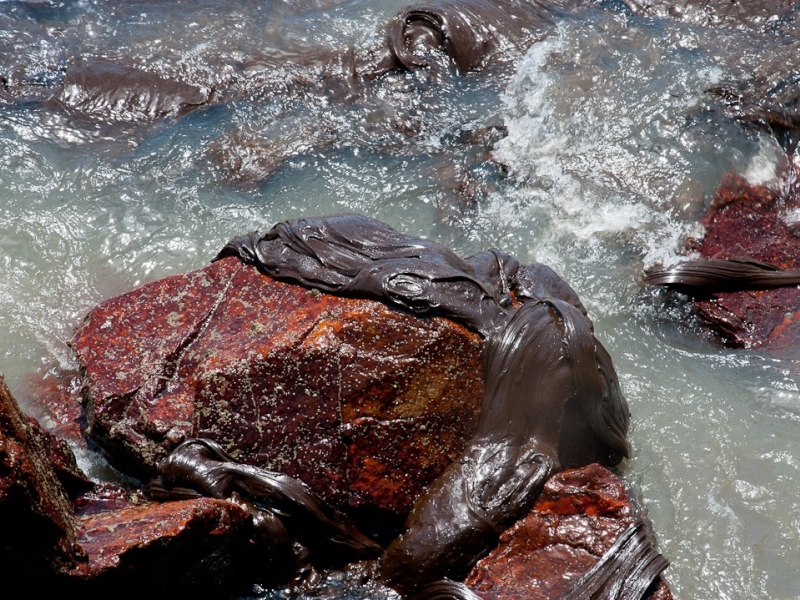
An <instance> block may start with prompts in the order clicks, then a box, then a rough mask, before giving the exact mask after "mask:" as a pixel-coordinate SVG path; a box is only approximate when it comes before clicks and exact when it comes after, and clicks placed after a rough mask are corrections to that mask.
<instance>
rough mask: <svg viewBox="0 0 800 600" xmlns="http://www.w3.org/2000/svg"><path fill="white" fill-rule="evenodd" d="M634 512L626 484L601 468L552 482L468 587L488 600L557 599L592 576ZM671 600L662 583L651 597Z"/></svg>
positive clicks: (591, 467)
mask: <svg viewBox="0 0 800 600" xmlns="http://www.w3.org/2000/svg"><path fill="white" fill-rule="evenodd" d="M634 517H635V512H634V507H633V506H632V504H631V499H630V497H629V496H628V493H627V492H626V490H625V486H624V484H623V483H622V480H620V479H619V477H617V476H616V475H614V474H613V473H611V472H610V471H608V470H607V469H605V468H604V467H601V466H600V465H598V464H591V465H588V466H586V467H582V468H580V469H574V470H570V471H563V472H561V473H558V474H556V475H554V476H552V477H551V478H550V479H548V480H547V483H546V484H545V487H544V490H543V491H542V494H541V496H539V498H538V499H537V500H536V504H535V505H534V507H533V510H531V512H530V514H528V516H527V517H525V518H523V519H521V520H520V521H518V522H517V523H516V524H515V525H513V526H512V527H510V528H509V529H508V530H506V531H505V532H504V533H503V534H502V535H501V536H500V543H499V544H498V546H497V548H495V549H494V550H493V551H492V552H491V553H490V554H489V555H488V556H486V557H485V558H484V559H482V560H481V561H480V562H478V564H477V565H476V566H475V567H474V568H473V569H472V571H471V572H470V574H469V576H468V577H467V579H466V581H465V583H466V584H467V585H469V586H470V587H472V588H473V589H474V590H475V591H476V592H477V593H478V594H479V595H480V596H481V597H483V598H484V599H485V600H512V599H519V600H523V599H524V600H552V599H554V598H558V597H559V596H560V595H561V594H562V593H564V592H565V591H567V590H568V588H569V586H570V584H571V582H573V581H574V580H576V579H577V578H579V577H581V576H582V575H583V574H584V573H586V572H587V571H589V570H590V569H591V568H592V567H593V566H594V565H595V564H596V563H597V562H598V560H599V559H600V557H601V556H602V555H603V554H604V553H605V552H606V551H607V550H608V549H609V548H611V546H612V545H613V544H614V542H615V541H616V539H617V537H618V536H619V534H620V533H622V531H623V530H625V528H626V527H628V526H629V525H631V524H632V523H633V522H634ZM647 597H648V598H650V599H652V600H655V599H658V600H670V599H671V598H672V595H671V594H670V592H669V588H668V587H667V585H666V583H664V582H663V581H660V580H659V582H658V584H657V587H656V589H655V590H653V592H652V594H650V595H648V596H647Z"/></svg>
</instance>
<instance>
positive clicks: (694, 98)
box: [0, 0, 800, 599]
mask: <svg viewBox="0 0 800 600" xmlns="http://www.w3.org/2000/svg"><path fill="white" fill-rule="evenodd" d="M405 6H407V4H405V3H399V2H388V1H379V0H374V1H367V0H363V1H357V0H353V1H349V2H334V1H330V2H325V1H323V0H319V1H311V0H308V1H303V2H299V3H291V4H290V3H282V2H266V3H260V4H259V5H257V6H256V5H247V4H245V5H242V4H241V3H233V2H226V1H224V0H219V1H217V2H207V3H194V4H192V5H191V6H187V5H184V4H178V3H172V2H159V3H154V2H138V3H129V4H125V5H124V6H120V5H119V4H118V3H111V2H108V3H105V2H89V1H83V2H74V3H70V4H68V5H64V6H60V5H58V4H56V3H52V4H50V3H35V4H34V3H30V4H26V3H17V2H0V71H2V73H3V76H4V78H5V80H7V81H8V82H9V84H6V86H7V90H11V87H13V86H11V85H10V84H11V83H14V85H16V86H17V87H16V88H15V89H16V91H15V92H13V93H12V91H6V88H4V92H3V95H2V101H0V250H2V252H0V339H1V340H3V342H4V344H3V350H2V356H1V357H0V370H2V371H3V372H4V373H5V375H6V377H7V381H8V383H9V385H10V386H11V388H12V391H14V392H15V393H16V391H17V390H18V389H20V388H21V387H22V384H23V383H24V382H25V381H26V380H27V379H28V378H29V377H31V376H34V377H36V376H42V375H46V374H47V373H48V372H49V371H50V370H52V369H55V368H58V367H73V366H74V362H73V358H72V356H71V353H70V351H69V348H68V347H67V342H68V341H69V340H70V339H71V337H72V331H73V330H74V327H75V326H76V325H77V324H78V323H79V322H80V320H81V319H82V318H83V316H84V315H85V314H86V312H88V310H89V309H90V308H91V307H92V306H94V305H95V304H96V303H97V302H99V301H100V300H103V299H105V298H108V297H111V296H113V295H116V294H119V293H121V292H123V291H127V290H129V289H132V288H133V287H135V286H137V285H140V284H142V283H144V282H146V281H151V280H153V279H156V278H158V277H162V276H164V275H168V274H173V273H178V272H183V271H186V270H189V269H193V268H196V267H199V266H202V265H205V264H207V262H208V261H209V260H210V259H211V258H212V257H213V256H214V255H215V254H216V252H217V251H218V250H219V248H221V247H222V245H224V243H225V242H226V241H227V240H229V239H230V238H231V237H232V236H234V235H239V234H241V233H244V232H246V231H251V230H253V229H256V228H261V229H262V231H266V230H267V229H268V228H269V227H271V226H272V225H273V224H274V223H276V222H278V221H280V220H283V219H288V218H295V217H299V216H305V215H322V214H331V213H334V212H360V213H363V214H366V215H369V216H372V217H376V218H378V219H380V220H382V221H384V222H387V223H388V224H390V225H391V226H392V227H394V228H396V229H398V230H400V231H404V232H408V233H411V234H414V235H421V236H424V237H428V238H430V239H433V240H435V241H437V242H440V243H442V244H444V245H446V246H448V247H451V248H452V249H454V250H455V251H456V253H458V254H459V255H461V256H467V255H469V254H473V253H475V252H478V251H481V250H484V249H485V248H489V247H497V248H500V249H501V250H503V251H504V252H508V253H509V254H512V255H514V256H516V257H518V258H519V259H520V260H521V261H539V262H543V263H546V264H549V265H551V266H552V267H553V268H554V269H555V270H556V271H558V272H559V273H560V274H561V275H562V276H563V277H564V278H565V279H566V280H567V281H568V282H569V283H570V284H572V286H573V287H574V288H575V289H576V290H577V291H578V293H579V295H580V297H581V299H582V300H583V303H584V304H585V306H586V308H587V309H588V312H589V314H590V316H591V317H592V319H593V321H594V322H595V327H596V335H597V337H598V338H599V339H600V340H601V341H602V343H603V345H604V346H605V347H606V348H607V349H608V351H609V354H610V355H611V357H612V359H613V361H614V365H615V367H616V370H617V372H618V373H619V375H620V383H621V387H622V389H623V392H624V394H625V396H626V398H627V400H628V402H629V404H630V408H631V413H632V417H633V418H632V432H631V440H632V443H633V458H632V459H631V460H630V461H628V462H627V463H626V464H625V465H624V466H623V473H624V475H625V476H626V478H627V480H628V481H629V482H630V483H631V485H633V486H634V488H635V489H636V490H637V492H638V493H640V495H641V497H642V498H643V501H644V505H645V508H646V509H647V511H648V513H649V516H650V517H651V518H652V520H653V522H654V526H655V530H656V531H657V533H658V536H659V542H660V549H661V551H662V552H663V553H664V554H665V555H666V556H667V557H668V558H669V559H670V561H671V563H672V566H671V567H670V569H669V570H668V571H667V577H668V578H669V580H670V582H671V584H672V586H673V589H674V591H675V593H676V597H681V598H763V599H767V598H770V599H772V598H787V599H788V598H795V597H796V594H797V589H798V588H800V576H799V575H798V573H800V559H798V556H797V552H796V550H797V548H798V547H800V517H798V515H800V500H798V498H797V493H796V491H797V489H800V391H799V390H798V382H797V379H798V374H800V365H798V363H797V361H796V359H791V358H787V357H782V356H776V355H768V354H757V353H752V352H746V351H744V352H743V351H729V350H724V349H722V350H721V349H719V348H717V347H716V346H715V345H714V344H712V343H710V342H707V341H705V340H703V338H702V337H700V336H698V334H697V333H696V331H694V330H693V329H692V328H691V327H690V326H689V325H685V324H683V322H682V319H683V316H684V312H683V310H682V307H681V306H679V305H668V306H666V307H665V306H664V305H663V304H661V303H660V302H659V301H658V299H657V298H656V297H655V296H654V295H653V294H652V293H651V292H642V291H640V275H641V272H642V270H643V268H644V267H648V266H651V265H653V264H656V263H663V264H673V263H674V262H676V261H677V260H679V248H680V244H681V242H682V240H683V239H684V237H685V236H686V235H698V234H700V233H701V231H700V230H699V228H698V226H697V225H696V221H697V219H698V217H699V216H700V215H701V214H702V213H703V211H704V209H705V206H707V205H708V203H709V202H710V198H711V195H712V194H713V191H714V190H715V189H716V187H717V186H718V184H719V181H720V178H721V176H722V174H723V173H725V172H727V171H730V170H733V171H736V172H739V173H741V174H743V175H745V176H747V177H748V178H749V179H750V180H751V181H754V182H764V181H770V180H771V179H772V178H773V177H775V175H776V174H777V173H780V171H781V170H782V169H783V168H784V167H785V164H786V159H785V158H784V157H783V155H782V151H781V149H780V147H779V145H778V143H777V142H776V141H775V139H774V138H773V137H772V136H771V135H770V133H769V131H768V130H767V129H765V128H763V127H757V126H743V125H742V124H739V123H737V122H736V121H735V120H734V119H732V118H730V116H729V115H728V114H727V113H726V109H725V107H724V106H723V105H721V104H719V100H718V98H715V97H714V96H713V95H710V94H706V93H704V91H703V90H706V89H709V88H712V87H718V86H721V85H728V84H736V85H737V86H738V85H739V84H740V83H741V82H745V83H744V85H745V88H746V89H748V90H758V89H759V83H758V81H757V79H758V77H762V76H763V78H764V80H768V81H767V83H766V86H767V88H769V86H770V85H777V82H779V81H781V79H782V78H783V80H786V81H791V77H790V76H791V75H792V74H793V73H794V72H796V71H797V65H796V61H797V56H800V53H798V52H797V51H796V50H797V47H796V44H797V41H796V40H797V35H796V27H797V24H796V22H795V21H793V20H791V19H789V20H783V21H775V23H774V26H772V27H771V28H769V30H768V31H766V33H758V34H754V33H750V32H748V31H745V30H726V31H722V30H720V31H708V30H705V29H702V28H699V27H697V26H695V25H692V24H684V25H681V24H678V23H675V22H673V21H668V20H658V19H651V18H645V17H637V16H634V15H631V14H629V13H626V12H625V11H623V10H622V9H619V8H617V9H614V6H612V7H611V8H609V9H604V8H591V7H590V8H587V9H585V10H578V11H576V12H575V14H574V15H573V16H572V17H571V18H562V19H560V20H559V21H558V23H557V24H556V25H555V27H554V28H553V30H552V31H551V32H550V35H549V36H548V37H547V38H546V39H544V40H543V41H542V42H539V43H538V44H536V45H535V46H533V47H532V48H531V50H530V51H528V52H527V53H526V54H525V55H524V57H522V58H521V59H520V60H519V61H518V62H517V63H516V65H515V67H514V70H513V72H512V73H511V74H510V75H509V76H508V77H507V78H506V77H505V76H503V74H502V73H500V74H498V73H495V74H484V73H481V72H477V73H472V74H469V75H467V76H456V75H454V74H448V73H444V74H442V75H440V76H433V74H432V73H431V72H430V71H418V72H415V73H409V74H403V73H397V74H394V75H390V76H387V77H384V78H382V79H379V80H376V81H374V82H372V83H370V84H369V86H367V87H366V89H365V91H364V92H363V93H362V92H361V91H359V94H360V95H357V97H356V100H355V101H341V100H339V96H335V95H334V96H330V95H325V94H320V93H317V92H314V91H313V90H312V91H310V92H309V91H307V88H305V87H303V86H302V85H300V87H299V88H298V87H297V86H296V85H295V84H296V82H297V80H298V77H299V76H298V73H299V74H300V75H302V74H305V73H311V74H314V73H318V72H319V69H318V68H316V67H313V66H311V67H309V66H304V65H306V64H307V63H308V61H306V63H303V61H301V60H299V59H297V60H295V63H296V64H297V65H299V66H292V65H290V64H288V63H287V56H288V57H296V56H298V55H303V54H304V53H305V54H306V55H307V54H311V55H312V57H311V58H312V59H313V58H314V56H317V55H318V53H317V52H316V51H314V52H311V50H313V49H314V48H317V47H322V48H323V49H324V48H330V47H335V48H337V49H340V50H341V49H342V48H344V47H345V46H348V45H352V46H353V47H354V48H355V49H356V50H358V51H361V50H362V49H363V50H364V51H365V52H366V51H367V50H368V49H369V48H371V47H374V46H376V45H379V43H380V41H381V40H382V36H383V35H384V27H385V24H386V22H387V21H388V20H389V19H390V18H391V17H392V16H393V15H394V14H396V13H397V12H398V11H399V10H401V9H402V8H405ZM220 32H224V34H225V35H221V33H220ZM309 49H311V50H309ZM323 54H324V53H323ZM85 56H94V57H102V58H104V59H108V60H112V61H121V62H124V64H125V65H127V66H131V67H137V68H147V69H151V70H153V71H154V72H155V73H157V74H158V75H159V76H160V77H163V78H170V79H178V80H180V81H183V82H185V83H188V84H191V85H200V86H204V85H209V84H210V85H212V86H213V87H215V89H221V90H222V89H238V90H244V93H242V94H240V95H239V96H236V98H235V99H234V98H233V97H231V99H230V100H226V101H224V102H222V103H221V104H218V105H214V106H209V107H205V108H200V109H197V110H195V111H193V112H191V113H189V114H187V115H185V116H184V117H181V118H178V119H172V118H167V119H164V120H159V121H156V122H153V123H150V122H144V123H143V122H127V123H113V124H108V123H105V122H102V121H98V120H96V119H86V118H83V117H82V116H81V115H78V114H75V113H71V112H70V111H67V110H64V109H61V108H58V107H54V106H52V105H50V104H47V103H43V102H42V100H43V96H45V97H46V95H47V90H48V89H51V88H52V86H53V85H55V84H56V83H57V82H58V81H59V80H60V78H61V77H62V75H61V73H62V71H61V69H62V67H63V68H65V67H66V65H67V64H68V61H69V60H70V59H72V58H74V57H85ZM793 61H795V62H793ZM310 63H311V64H312V65H313V64H314V60H311V61H310ZM315 69H316V70H315ZM750 73H755V74H756V76H757V77H755V78H753V79H752V80H751V79H750ZM15 82H16V83H15ZM281 85H283V88H282V89H284V90H285V93H284V94H276V93H274V90H275V89H281V88H280V86H281ZM229 86H230V87H229ZM237 86H238V87H237ZM23 88H24V89H23ZM790 88H791V85H789V86H784V87H781V88H780V90H781V91H782V93H783V92H785V91H786V89H790ZM298 89H299V91H298ZM776 89H777V88H776ZM260 90H269V91H270V92H269V93H266V92H263V93H262V92H261V91H260ZM304 90H306V91H304ZM346 91H347V90H345V94H344V97H345V98H346V96H347V93H346ZM781 98H783V97H782V96H781ZM781 101H784V100H783V99H782V100H781ZM498 127H505V128H506V129H507V131H508V137H507V138H505V139H503V140H500V141H496V140H495V139H494V138H492V137H491V136H486V135H483V133H484V132H487V131H493V130H495V129H496V128H498ZM493 128H494V129H493ZM476 139H483V140H484V142H479V141H476ZM487 140H488V141H487ZM226 148H227V150H226ZM487 150H491V151H492V152H493V155H494V156H495V157H497V158H498V159H499V160H501V161H502V162H503V163H504V164H506V165H507V166H508V167H509V168H510V172H511V177H510V178H508V179H504V178H503V177H502V176H501V170H500V169H498V168H497V167H496V166H495V165H494V164H493V163H491V162H487V161H486V160H485V154H486V151H487ZM232 156H233V157H234V158H235V157H239V160H240V163H244V164H247V165H255V166H254V168H253V170H252V171H254V172H255V173H256V175H255V176H244V175H242V168H241V167H240V168H238V170H237V168H236V167H235V165H236V164H237V163H236V160H233V159H231V157H232ZM252 156H257V157H264V158H263V159H261V162H259V161H251V162H250V163H248V162H247V160H249V157H252ZM284 159H285V160H284ZM265 165H266V167H265ZM273 165H274V168H273ZM256 167H257V168H256ZM267 167H269V168H267ZM270 169H271V170H270ZM245 171H246V169H245ZM264 173H268V174H269V175H270V176H269V177H268V178H266V179H265V178H264ZM464 190H467V193H466V194H465V193H464ZM465 198H466V200H465ZM20 400H21V401H22V402H24V398H20ZM330 588H331V590H334V591H330V594H329V597H345V596H346V595H347V594H350V593H355V592H343V591H341V590H342V589H343V588H342V586H341V585H340V584H339V583H338V582H336V581H332V582H331V583H330ZM336 590H338V591H336ZM264 594H265V595H269V594H268V593H267V592H264ZM337 594H338V596H337Z"/></svg>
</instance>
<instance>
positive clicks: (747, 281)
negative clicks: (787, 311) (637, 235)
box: [644, 257, 800, 294]
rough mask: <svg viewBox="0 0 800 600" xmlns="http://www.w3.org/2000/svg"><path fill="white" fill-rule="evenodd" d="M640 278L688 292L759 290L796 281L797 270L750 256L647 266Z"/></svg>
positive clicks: (797, 278)
mask: <svg viewBox="0 0 800 600" xmlns="http://www.w3.org/2000/svg"><path fill="white" fill-rule="evenodd" d="M644 281H645V283H646V284H648V285H663V286H666V287H672V288H678V289H681V290H683V291H687V292H692V293H705V294H710V293H714V292H735V291H740V290H762V289H767V288H775V287H784V286H790V285H799V284H800V271H799V270H788V269H787V270H781V269H778V268H777V267H774V266H772V265H768V264H766V263H763V262H760V261H757V260H755V259H752V258H748V257H742V258H738V257H737V258H730V259H706V258H704V259H698V260H690V261H687V262H685V263H681V264H679V265H676V266H674V267H670V268H669V269H648V270H647V271H645V277H644Z"/></svg>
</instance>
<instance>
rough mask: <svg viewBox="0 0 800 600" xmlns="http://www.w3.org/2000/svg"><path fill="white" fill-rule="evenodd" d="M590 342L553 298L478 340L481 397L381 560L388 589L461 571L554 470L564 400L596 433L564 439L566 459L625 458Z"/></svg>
mask: <svg viewBox="0 0 800 600" xmlns="http://www.w3.org/2000/svg"><path fill="white" fill-rule="evenodd" d="M597 348H598V346H597V343H596V340H595V338H594V336H593V335H592V332H591V329H590V327H589V321H588V319H587V318H586V317H585V316H584V315H583V314H582V313H581V312H580V311H579V310H578V309H576V308H575V307H574V306H572V305H571V304H568V303H566V302H563V301H561V300H556V299H546V300H538V301H531V302H528V303H526V304H524V305H523V306H522V307H520V308H519V309H518V310H517V311H516V313H515V314H514V315H513V316H512V317H511V319H510V320H509V321H508V323H507V324H506V326H505V327H504V328H503V329H502V330H501V331H499V332H498V333H496V334H495V335H494V336H492V337H491V338H490V339H489V340H488V341H487V348H486V369H485V373H486V396H485V399H484V405H483V410H482V412H481V418H480V421H479V423H478V428H477V431H476V432H475V435H474V436H473V438H472V441H471V442H470V444H469V446H468V448H467V450H466V451H465V452H464V453H463V454H462V455H461V457H459V458H458V459H456V460H455V461H454V462H453V463H452V464H451V465H450V467H448V469H447V470H446V471H445V472H444V474H443V475H442V476H441V477H439V479H437V480H436V481H435V482H434V483H433V485H432V486H431V487H430V489H429V490H428V491H427V493H426V494H425V495H424V496H423V497H422V498H421V499H420V500H418V501H417V503H416V504H415V505H414V509H413V511H412V512H411V515H410V516H409V519H408V522H407V524H406V531H405V532H404V533H403V534H402V535H401V536H400V537H399V538H398V539H397V540H395V541H394V542H393V543H392V544H391V545H390V546H389V547H388V548H387V550H386V552H385V553H384V554H383V556H382V557H381V559H380V574H381V576H382V577H383V578H384V579H385V580H386V581H387V582H388V583H389V584H390V585H391V586H392V587H395V588H396V589H398V590H400V591H401V592H408V591H413V590H415V589H417V588H418V587H421V586H424V585H426V584H428V583H431V582H433V581H436V580H440V579H444V578H448V579H455V580H459V579H463V578H464V577H465V576H466V574H467V573H468V572H469V570H470V569H471V568H472V567H473V566H474V564H475V562H477V560H478V559H479V558H481V557H482V556H483V555H485V554H486V552H488V550H490V549H491V548H492V547H493V546H494V545H495V544H496V543H497V539H498V537H499V535H500V533H501V532H502V531H503V530H504V529H506V528H507V527H508V526H510V525H511V524H512V523H514V522H515V521H516V520H518V519H519V518H520V517H522V516H523V515H524V514H525V513H526V512H527V511H528V510H529V509H530V507H531V505H532V504H533V501H534V500H535V499H536V497H537V496H538V495H539V493H540V491H541V488H542V486H543V485H544V482H545V480H546V479H547V477H548V476H549V475H551V474H552V473H553V472H554V471H555V470H557V469H558V468H559V467H560V463H561V462H562V457H561V456H560V455H559V449H560V448H561V447H562V439H561V437H562V429H563V425H564V418H565V414H566V407H567V405H568V404H569V403H570V402H574V403H575V404H576V405H577V406H580V407H582V410H581V411H580V412H581V413H582V414H573V415H571V416H572V417H573V418H577V419H581V420H583V421H585V424H586V430H587V431H589V430H594V429H598V430H602V431H603V434H602V435H599V436H591V435H590V436H584V437H573V438H571V439H570V440H569V444H568V445H567V447H570V451H569V455H568V458H567V460H571V459H572V458H573V457H575V456H581V457H588V456H606V457H608V456H614V457H615V458H616V460H619V459H621V458H622V456H627V455H628V452H629V450H628V444H627V442H626V441H625V434H626V433H627V425H628V411H627V405H626V404H625V401H624V398H623V397H622V395H621V394H619V389H618V386H617V384H616V376H615V375H614V373H613V370H612V371H611V372H610V373H607V372H605V371H604V370H602V369H599V368H598V362H597V352H598V350H597ZM609 378H610V379H612V381H609ZM595 404H597V405H600V408H599V409H595V408H594V407H593V406H591V405H595ZM603 405H605V406H603ZM609 442H610V443H611V444H613V450H611V449H610V448H609V446H608V443H609ZM574 445H578V446H585V447H581V448H578V449H573V448H571V446H574ZM565 458H566V457H565Z"/></svg>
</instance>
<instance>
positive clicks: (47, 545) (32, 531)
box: [0, 377, 86, 574]
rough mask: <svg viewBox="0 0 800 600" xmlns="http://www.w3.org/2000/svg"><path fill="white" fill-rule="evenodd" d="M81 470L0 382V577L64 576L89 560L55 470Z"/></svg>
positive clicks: (70, 455) (69, 472)
mask: <svg viewBox="0 0 800 600" xmlns="http://www.w3.org/2000/svg"><path fill="white" fill-rule="evenodd" d="M57 468H58V469H59V470H61V471H66V472H67V473H68V476H67V479H71V477H70V475H69V474H73V473H75V472H76V471H77V468H76V467H75V460H74V458H73V457H72V454H71V452H70V451H69V449H68V448H67V447H66V444H65V443H64V442H62V441H59V440H57V439H56V438H53V437H52V436H50V435H49V434H48V433H47V432H45V431H44V430H43V429H42V428H41V427H40V426H39V425H38V423H36V422H35V421H34V420H33V419H30V418H28V417H27V416H25V415H24V414H23V413H22V412H21V411H20V409H19V406H18V405H17V402H16V400H15V399H14V397H13V396H12V395H11V392H10V391H9V389H8V387H7V386H6V384H5V381H4V380H3V379H2V378H1V377H0V517H2V522H3V535H2V537H0V563H1V564H0V572H5V571H8V572H9V573H11V572H15V571H20V572H23V573H28V574H36V573H39V574H41V573H50V572H53V573H65V572H67V571H69V569H70V568H72V567H73V566H74V565H76V564H80V563H81V562H83V561H85V559H86V556H85V554H84V553H83V552H82V551H81V549H80V547H79V546H78V545H77V543H76V542H77V527H76V525H75V523H74V521H73V519H72V505H71V501H70V498H69V496H68V495H67V492H66V490H65V489H64V486H63V485H62V483H61V481H60V480H59V477H58V475H57V472H56V469H57Z"/></svg>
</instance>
